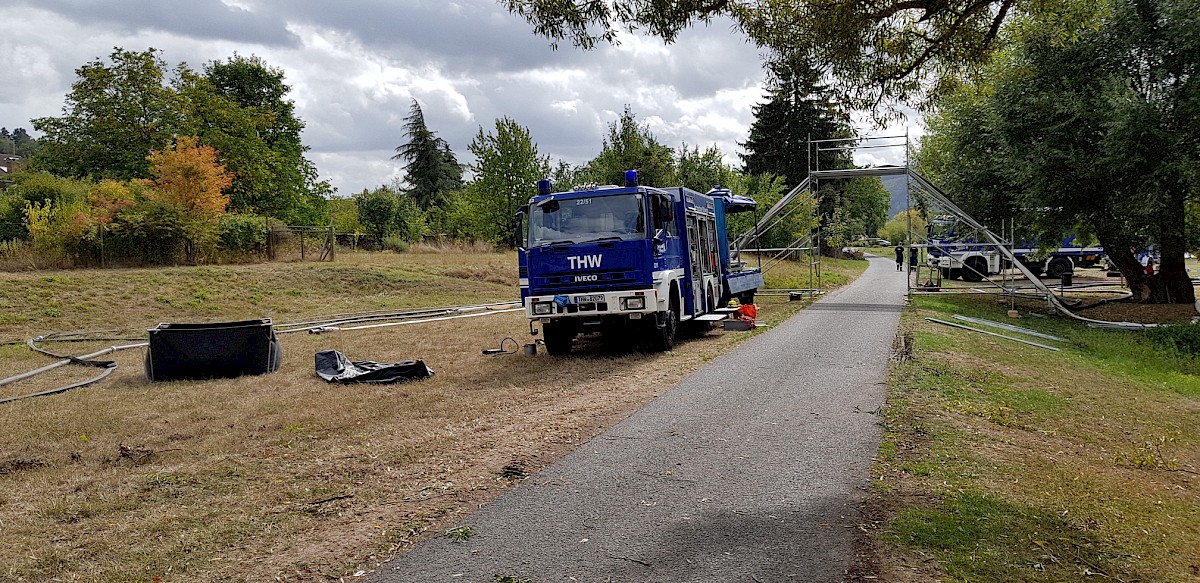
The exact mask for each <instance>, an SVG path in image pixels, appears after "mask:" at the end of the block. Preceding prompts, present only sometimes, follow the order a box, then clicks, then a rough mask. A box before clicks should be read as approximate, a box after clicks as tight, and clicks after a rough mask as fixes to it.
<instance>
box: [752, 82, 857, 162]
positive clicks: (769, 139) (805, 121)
mask: <svg viewBox="0 0 1200 583" xmlns="http://www.w3.org/2000/svg"><path fill="white" fill-rule="evenodd" d="M767 72H768V76H767V101H766V102H764V103H760V104H758V105H755V106H753V108H752V110H753V112H754V123H752V124H751V125H750V136H749V137H748V138H747V139H746V141H745V142H743V143H742V144H741V145H742V147H743V148H745V149H746V152H745V153H744V154H741V155H740V156H741V158H742V165H743V169H744V170H745V171H746V172H748V173H750V174H761V173H764V172H766V173H771V174H776V175H779V176H783V177H784V178H785V180H787V183H788V184H789V185H790V186H795V185H797V184H799V183H800V181H802V180H804V177H805V176H808V169H809V162H810V160H809V155H810V152H809V143H808V140H809V139H814V140H823V139H836V138H849V137H851V136H852V135H854V131H853V129H852V128H851V126H850V116H848V115H847V114H846V113H845V112H844V111H842V110H841V109H840V108H839V106H838V105H837V104H836V103H835V102H834V101H833V100H832V99H831V97H830V91H829V88H828V87H826V86H825V85H824V84H823V83H822V82H821V74H820V72H819V71H817V70H815V69H813V68H812V67H810V66H809V65H808V64H807V63H805V62H803V61H797V60H782V61H772V62H770V63H768V64H767ZM821 156H822V159H821V160H820V163H819V167H820V168H822V169H827V170H828V169H832V168H844V167H847V166H848V165H849V162H850V160H849V158H848V156H846V155H845V154H844V153H835V152H824V153H822V154H821ZM814 162H815V160H814Z"/></svg>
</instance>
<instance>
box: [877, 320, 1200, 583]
mask: <svg viewBox="0 0 1200 583" xmlns="http://www.w3.org/2000/svg"><path fill="white" fill-rule="evenodd" d="M1008 307H1009V306H1008V305H999V304H997V303H996V302H994V301H992V300H990V299H980V298H979V297H966V296H916V297H914V301H913V309H911V310H909V311H907V312H906V314H905V316H904V318H903V319H902V324H901V326H902V334H909V335H911V336H912V338H913V342H912V346H913V354H912V358H911V359H908V360H904V361H902V362H900V363H899V364H897V365H896V366H895V367H894V369H893V372H892V375H891V380H890V388H889V398H888V404H887V406H886V407H885V412H886V418H887V421H886V431H885V438H884V442H883V446H882V447H881V449H880V454H879V457H878V462H877V464H876V467H875V481H874V482H873V483H874V486H875V487H874V488H873V491H872V501H873V502H872V507H874V508H877V509H879V515H878V516H877V520H880V521H881V524H880V528H879V530H878V531H876V534H875V539H874V540H875V541H876V543H877V545H878V548H877V550H876V557H877V559H878V561H879V563H880V564H881V574H882V576H883V577H884V578H885V579H892V580H899V581H918V580H931V579H940V580H947V581H985V582H986V581H995V582H1002V581H1091V580H1096V579H1100V578H1103V579H1105V580H1114V581H1180V582H1183V581H1195V580H1196V577H1197V576H1198V575H1200V551H1197V549H1200V493H1198V489H1200V488H1198V486H1200V473H1198V472H1200V431H1197V429H1198V427H1197V421H1196V420H1197V419H1198V418H1200V416H1198V414H1200V378H1198V377H1197V376H1196V375H1195V370H1196V369H1195V365H1196V363H1195V358H1196V356H1195V354H1194V353H1192V349H1191V348H1190V346H1191V344H1190V343H1189V341H1188V339H1190V338H1192V336H1191V334H1193V333H1194V332H1193V331H1192V330H1190V329H1189V330H1182V329H1176V330H1167V331H1158V332H1152V333H1149V334H1147V333H1141V332H1121V331H1111V330H1100V329H1092V328H1087V327H1085V326H1083V325H1081V324H1079V323H1077V322H1075V321H1072V320H1068V319H1065V318H1051V317H1025V318H1022V319H1020V320H1018V321H1014V320H1010V319H1008V318H1007V317H1006V315H1005V310H1006V309H1008ZM1030 308H1032V309H1030ZM1038 309H1041V308H1038V307H1037V306H1031V305H1025V306H1023V309H1022V311H1023V313H1024V314H1025V315H1026V316H1029V315H1032V314H1034V313H1036V312H1037V310H1038ZM953 314H963V315H972V316H977V317H982V318H987V319H991V320H996V321H1004V322H1008V323H1016V324H1019V325H1021V326H1025V327H1028V328H1033V329H1036V330H1039V331H1041V332H1045V333H1050V334H1053V335H1056V336H1060V337H1062V338H1065V339H1066V340H1067V341H1066V342H1063V343H1056V342H1051V341H1045V340H1040V339H1036V338H1032V337H1029V338H1028V339H1030V340H1035V341H1038V342H1044V343H1048V344H1054V345H1057V346H1059V347H1060V348H1061V352H1053V351H1049V350H1045V349H1041V348H1036V347H1032V346H1026V345H1023V344H1019V343H1015V342H1011V341H1008V340H1004V339H1001V338H995V337H990V336H985V335H981V334H978V333H976V332H972V331H967V330H959V329H953V328H948V327H944V326H940V325H937V324H935V323H931V322H928V321H926V320H924V318H925V317H927V316H930V317H937V318H940V319H950V316H952V315H953ZM985 327H986V326H985ZM996 331H998V332H1002V333H1005V334H1010V335H1014V336H1018V337H1020V336H1021V335H1020V334H1018V333H1012V332H1003V331H1000V330H996ZM922 557H933V558H934V559H936V561H935V562H933V563H929V562H926V561H924V560H923V559H922Z"/></svg>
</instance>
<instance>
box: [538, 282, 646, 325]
mask: <svg viewBox="0 0 1200 583" xmlns="http://www.w3.org/2000/svg"><path fill="white" fill-rule="evenodd" d="M656 311H658V293H657V292H656V291H655V290H653V289H641V290H625V291H615V292H614V291H603V292H593V293H583V292H575V293H569V294H558V295H536V294H534V295H530V296H529V297H527V298H525V316H526V317H527V318H529V319H531V320H550V319H558V318H599V317H612V316H621V317H627V318H629V319H639V318H641V317H643V316H644V315H646V314H653V313H655V312H656Z"/></svg>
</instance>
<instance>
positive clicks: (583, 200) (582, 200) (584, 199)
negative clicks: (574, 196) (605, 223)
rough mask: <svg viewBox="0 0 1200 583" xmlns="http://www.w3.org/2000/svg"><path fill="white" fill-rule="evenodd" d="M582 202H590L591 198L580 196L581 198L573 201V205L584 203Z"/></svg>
mask: <svg viewBox="0 0 1200 583" xmlns="http://www.w3.org/2000/svg"><path fill="white" fill-rule="evenodd" d="M584 204H592V199H590V198H581V199H579V200H577V201H575V206H579V205H584Z"/></svg>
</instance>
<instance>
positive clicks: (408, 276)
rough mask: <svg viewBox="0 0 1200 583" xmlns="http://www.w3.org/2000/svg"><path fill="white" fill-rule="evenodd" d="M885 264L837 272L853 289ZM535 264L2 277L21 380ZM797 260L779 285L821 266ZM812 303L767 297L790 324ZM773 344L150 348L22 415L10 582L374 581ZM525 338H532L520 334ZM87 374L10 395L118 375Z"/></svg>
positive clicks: (441, 301) (463, 338) (6, 501)
mask: <svg viewBox="0 0 1200 583" xmlns="http://www.w3.org/2000/svg"><path fill="white" fill-rule="evenodd" d="M865 265H866V263H865V262H861V261H860V262H853V261H828V260H827V261H826V262H825V263H824V274H825V277H824V278H823V282H824V284H825V285H826V286H837V285H841V284H843V283H845V282H846V281H848V280H850V279H852V278H853V277H854V276H856V275H857V274H858V273H860V272H861V271H862V269H864V268H865ZM515 271H516V269H515V256H514V255H513V254H511V253H463V252H455V251H441V252H434V251H432V250H420V249H417V250H414V251H411V252H408V253H403V254H391V253H386V254H366V253H344V254H339V256H338V261H337V262H336V263H270V264H255V265H232V266H219V267H174V268H166V269H113V270H93V271H45V272H23V273H3V274H0V342H4V343H5V344H0V377H8V376H10V375H14V374H18V373H22V372H25V371H28V370H32V369H35V368H37V367H40V366H43V365H45V364H48V363H50V362H52V360H51V359H49V358H47V357H45V356H42V355H38V354H35V353H33V352H32V351H30V350H29V349H28V348H26V347H25V346H24V344H23V343H24V340H25V339H27V338H29V337H32V336H38V335H45V334H49V333H62V332H68V331H86V332H87V333H88V334H89V335H90V336H93V337H102V338H106V339H114V340H98V341H93V342H80V343H63V342H58V343H46V344H45V345H44V346H45V347H46V348H48V349H50V350H53V351H56V352H60V353H70V354H84V353H88V352H94V351H96V350H99V349H101V348H104V347H106V346H110V345H114V344H128V343H131V342H133V341H134V340H116V339H144V338H145V330H146V329H147V328H150V327H153V326H154V325H156V324H157V323H159V322H215V321H229V320H240V319H249V318H260V317H270V318H273V319H274V321H275V322H276V324H283V323H288V322H296V321H299V320H302V319H307V318H312V317H324V316H330V315H335V314H357V313H364V312H373V311H379V310H396V309H405V308H418V307H437V306H453V305H468V304H479V303H485V302H494V301H508V300H515V299H516V298H517V296H518V295H519V294H518V290H517V286H516V274H515ZM806 277H807V276H806V275H805V273H804V272H803V270H802V269H801V268H799V267H796V266H795V265H784V266H782V267H779V268H776V269H775V270H773V271H772V272H771V274H769V277H768V280H769V282H770V281H776V282H777V283H776V285H777V286H790V287H803V286H798V285H795V282H801V281H803V280H805V279H806ZM801 306H802V302H788V301H786V298H785V297H783V296H763V297H762V300H761V302H760V312H759V313H760V318H761V319H763V320H765V321H766V322H768V323H771V322H778V321H780V320H781V319H783V318H785V317H787V316H788V315H790V314H791V313H794V311H795V310H797V309H800V308H801ZM749 334H752V333H739V332H722V331H713V332H709V333H708V334H706V335H704V336H702V337H699V338H694V339H688V340H683V341H681V342H680V343H679V344H678V345H677V346H676V349H675V350H674V351H673V352H671V353H667V354H662V355H655V354H640V353H614V352H611V351H606V350H604V349H602V348H601V347H599V346H597V345H595V344H585V345H584V346H582V347H581V350H580V351H579V354H578V355H576V356H573V357H571V358H566V359H559V358H551V357H548V356H546V355H545V354H544V353H539V354H538V356H536V357H533V358H529V357H526V356H524V355H522V354H519V353H518V354H502V355H496V356H484V355H482V354H481V350H482V349H485V348H493V347H498V346H500V345H501V341H502V339H504V338H506V337H511V338H514V339H516V341H517V342H518V343H525V342H528V341H529V335H528V326H527V324H526V322H525V320H524V318H523V316H522V315H521V314H520V313H519V312H518V313H506V314H499V315H494V316H489V317H480V318H471V319H463V320H449V321H443V322H436V323H428V324H417V325H406V326H398V327H392V328H378V329H373V330H362V331H353V332H349V331H347V332H328V333H324V334H320V335H316V334H304V333H300V334H286V335H282V336H281V340H282V344H283V352H284V357H283V364H282V367H281V368H280V370H279V371H278V372H276V373H274V374H270V375H264V376H251V377H242V378H237V379H229V380H212V381H203V382H171V383H151V382H149V381H147V380H146V378H145V375H144V373H143V367H142V359H143V357H144V353H143V351H142V350H141V349H135V350H125V351H121V352H118V353H115V354H113V355H111V356H109V357H105V358H112V359H114V360H116V361H117V362H118V364H119V367H118V369H117V370H116V372H115V373H113V374H112V375H111V376H110V377H109V378H107V379H106V380H104V381H101V382H100V383H97V384H95V385H92V386H88V387H83V388H79V389H75V390H72V391H69V392H66V393H63V394H59V395H54V396H47V397H40V398H34V399H25V400H21V401H16V402H12V403H8V404H5V405H0V427H3V431H2V432H0V435H2V436H3V437H2V439H0V538H2V539H3V541H4V544H2V545H0V579H3V580H6V581H46V580H56V581H75V580H83V581H227V580H234V581H239V580H241V581H263V580H280V581H312V580H331V579H332V580H336V579H339V578H342V577H347V576H352V575H353V574H355V573H356V572H359V571H364V570H370V569H372V568H374V567H375V566H377V565H378V564H379V563H380V562H381V561H384V560H386V559H388V558H389V557H392V556H394V555H395V554H397V553H400V552H403V551H404V550H405V549H406V548H407V547H408V546H409V545H411V544H412V543H413V542H414V541H415V540H418V539H420V538H422V537H427V536H436V535H438V534H439V533H443V532H445V531H446V530H447V529H449V528H451V527H453V526H455V525H456V524H458V521H459V520H461V518H462V516H464V515H465V514H466V513H468V512H470V511H471V510H473V509H475V508H476V507H478V505H480V504H482V503H484V502H486V501H488V500H489V499H491V498H493V497H494V496H496V495H498V494H499V493H501V492H502V491H504V490H505V489H506V488H508V487H510V486H511V485H512V484H514V483H515V482H516V481H519V480H520V479H522V478H523V477H525V476H528V475H530V474H532V473H533V472H536V471H537V470H538V469H539V468H540V467H543V466H545V465H546V464H548V463H549V462H551V461H553V460H554V459H556V458H557V457H559V456H561V455H562V454H564V453H566V452H568V451H570V450H572V449H574V448H575V447H577V446H578V445H579V444H580V443H581V442H583V441H586V440H587V439H589V438H590V437H592V436H593V435H595V434H596V433H597V432H599V431H600V430H602V429H603V428H605V427H607V426H609V425H611V424H613V423H615V422H616V421H618V420H619V419H621V418H622V417H623V416H625V415H627V414H628V413H629V412H631V411H632V410H634V409H636V408H637V407H638V406H640V405H641V404H643V403H645V402H647V401H648V400H650V399H653V398H654V397H655V396H657V395H659V394H662V393H663V392H664V391H666V390H668V389H669V388H670V387H671V386H672V385H673V384H674V383H675V382H676V381H678V380H679V379H680V378H682V377H683V376H684V375H686V374H687V373H688V372H690V371H692V370H694V369H696V368H697V367H699V366H701V365H703V364H704V363H705V362H707V361H709V360H711V359H712V358H714V357H715V356H717V355H718V354H720V353H722V352H724V351H726V350H728V349H729V348H730V347H732V346H733V345H734V344H736V343H738V342H740V341H742V340H744V339H745V338H747V337H748V335H749ZM507 347H509V348H511V347H512V343H511V342H510V343H507ZM328 348H333V349H336V350H339V351H341V352H342V353H344V354H346V355H347V356H348V357H350V358H352V359H355V360H375V361H382V362H393V361H399V360H407V359H423V360H424V361H425V362H426V363H427V364H429V366H430V367H432V368H433V369H434V370H435V371H436V374H435V376H434V377H432V378H430V379H427V380H425V381H420V382H414V383H408V384H398V385H388V386H357V385H348V386H341V385H330V384H326V383H324V382H323V381H322V380H321V379H319V378H318V377H316V376H315V374H314V365H313V355H314V353H316V352H317V351H319V350H323V349H328ZM96 372H97V369H91V368H85V367H80V366H66V367H62V368H60V369H57V370H55V371H53V372H51V373H48V374H45V375H41V376H38V377H35V378H33V379H30V380H26V381H21V382H17V383H13V384H9V385H6V386H2V387H0V398H5V397H10V396H14V395H20V394H27V393H31V392H35V391H38V390H44V389H49V388H53V387H57V386H62V385H65V384H68V383H71V382H75V381H78V380H81V379H84V378H88V377H90V376H93V375H95V374H96Z"/></svg>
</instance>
